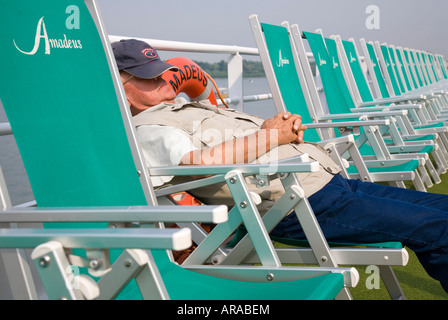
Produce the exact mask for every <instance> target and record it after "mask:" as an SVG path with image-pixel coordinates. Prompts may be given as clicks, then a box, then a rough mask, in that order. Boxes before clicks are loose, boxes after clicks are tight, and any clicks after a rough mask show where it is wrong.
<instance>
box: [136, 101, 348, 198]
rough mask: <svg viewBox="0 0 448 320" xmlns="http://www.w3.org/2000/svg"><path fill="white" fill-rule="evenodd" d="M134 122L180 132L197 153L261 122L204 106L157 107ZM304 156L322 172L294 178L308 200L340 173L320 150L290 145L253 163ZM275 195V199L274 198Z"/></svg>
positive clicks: (308, 145) (246, 132)
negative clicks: (169, 128) (160, 126)
mask: <svg viewBox="0 0 448 320" xmlns="http://www.w3.org/2000/svg"><path fill="white" fill-rule="evenodd" d="M133 121H134V125H135V126H136V127H138V126H141V125H164V126H171V127H176V128H179V129H182V130H183V131H185V132H186V133H187V135H188V136H189V137H190V138H191V141H192V142H193V144H194V145H195V146H196V147H197V148H198V149H200V148H206V147H213V146H215V145H218V144H220V143H222V142H224V141H227V140H231V139H234V138H239V137H243V136H247V135H249V134H251V133H253V132H255V131H258V130H259V129H260V126H261V125H262V124H263V122H264V120H263V119H261V118H259V117H255V116H250V115H247V114H244V113H240V112H237V111H234V110H231V109H219V108H217V107H215V106H213V105H211V104H210V103H207V102H205V103H204V102H201V103H187V104H182V103H176V104H165V106H164V107H161V106H159V107H157V109H154V110H151V109H148V110H147V111H144V112H141V113H140V114H138V115H136V116H135V117H134V118H133ZM305 137H306V133H305ZM304 153H306V154H308V155H309V157H310V158H311V159H312V160H315V161H318V162H319V163H320V168H321V170H319V171H318V172H305V173H298V174H297V176H298V178H299V180H300V182H301V185H302V187H303V188H304V190H305V193H306V194H307V196H310V195H312V194H313V193H315V192H316V191H318V190H320V189H321V188H322V187H323V186H324V185H325V184H327V183H328V182H329V181H330V180H331V179H332V177H333V176H334V175H335V174H337V173H339V172H340V171H341V170H340V168H339V167H338V166H337V165H336V164H335V163H334V162H333V161H332V160H331V158H330V157H329V156H328V154H327V152H326V151H325V150H324V149H323V148H321V147H320V146H318V145H316V144H313V143H302V144H293V143H290V144H287V145H282V146H280V147H278V148H275V149H273V150H271V151H270V152H267V153H266V154H265V155H264V156H261V157H260V158H258V159H257V161H256V162H258V163H267V162H269V161H276V160H278V159H285V158H289V157H294V156H297V155H299V154H304ZM277 187H278V186H277ZM279 187H280V188H281V190H279V191H274V190H270V191H269V192H268V194H269V195H268V198H270V199H275V200H276V199H278V197H279V196H281V194H282V193H283V188H282V187H281V185H280V184H279ZM272 188H276V187H274V186H272V185H271V186H270V187H269V189H272ZM257 191H258V192H259V193H260V191H261V189H257ZM274 193H275V194H276V195H275V196H273V194H274ZM215 196H216V195H215ZM208 203H210V202H208Z"/></svg>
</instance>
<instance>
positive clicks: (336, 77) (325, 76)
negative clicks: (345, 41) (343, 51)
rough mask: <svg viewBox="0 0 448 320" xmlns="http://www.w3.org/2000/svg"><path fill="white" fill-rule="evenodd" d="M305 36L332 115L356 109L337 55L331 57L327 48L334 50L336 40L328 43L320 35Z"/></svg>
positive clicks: (306, 34) (306, 33)
mask: <svg viewBox="0 0 448 320" xmlns="http://www.w3.org/2000/svg"><path fill="white" fill-rule="evenodd" d="M304 34H305V36H306V39H307V40H308V43H309V45H310V48H311V51H312V53H313V55H314V57H315V59H316V64H317V67H318V68H319V72H320V74H321V79H322V85H323V88H324V92H325V98H326V100H327V104H328V109H329V111H330V114H336V113H347V110H348V109H350V108H355V104H354V102H353V99H352V98H351V96H350V92H349V91H348V88H347V85H346V84H345V80H344V77H343V74H342V71H341V67H340V63H339V59H338V57H337V55H336V56H335V55H330V54H329V53H328V51H327V48H328V50H334V48H335V46H334V45H335V44H334V42H333V41H334V40H333V41H331V39H328V40H329V41H328V42H326V40H325V42H324V40H323V38H322V35H320V34H317V33H311V32H304ZM348 112H349V111H348Z"/></svg>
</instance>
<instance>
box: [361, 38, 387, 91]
mask: <svg viewBox="0 0 448 320" xmlns="http://www.w3.org/2000/svg"><path fill="white" fill-rule="evenodd" d="M366 47H367V51H368V52H369V58H370V60H371V62H372V65H373V72H374V73H375V77H376V81H377V83H378V86H379V88H380V92H381V96H382V97H383V98H390V94H389V91H388V90H387V86H386V82H385V80H384V77H383V74H382V72H381V69H380V63H379V61H378V59H377V57H376V53H375V49H374V47H373V45H372V44H371V43H366Z"/></svg>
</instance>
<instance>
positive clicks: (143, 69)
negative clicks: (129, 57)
mask: <svg viewBox="0 0 448 320" xmlns="http://www.w3.org/2000/svg"><path fill="white" fill-rule="evenodd" d="M168 70H171V71H177V70H179V68H177V67H176V66H173V65H172V64H169V63H166V62H163V61H160V60H156V61H151V62H148V63H145V64H143V65H140V66H137V67H133V68H126V69H124V71H126V72H128V73H130V74H132V75H134V76H136V77H139V78H143V79H154V78H157V77H158V76H160V75H162V74H163V73H164V72H166V71H168Z"/></svg>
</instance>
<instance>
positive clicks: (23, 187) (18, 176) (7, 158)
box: [0, 78, 276, 205]
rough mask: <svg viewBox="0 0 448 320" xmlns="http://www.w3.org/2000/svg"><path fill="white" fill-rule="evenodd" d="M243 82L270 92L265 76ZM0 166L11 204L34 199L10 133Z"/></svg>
mask: <svg viewBox="0 0 448 320" xmlns="http://www.w3.org/2000/svg"><path fill="white" fill-rule="evenodd" d="M226 81H227V79H219V78H218V79H215V82H216V83H217V85H218V86H219V87H220V88H221V87H227V82H226ZM243 82H244V95H255V94H265V93H269V92H270V91H269V87H268V83H267V80H266V78H248V79H244V80H243ZM244 112H246V113H249V114H253V115H257V116H259V117H262V118H264V119H267V118H270V117H272V116H273V115H275V113H276V112H275V108H274V104H273V102H272V100H265V101H254V102H246V103H245V105H244ZM7 121H8V119H7V117H6V115H5V112H4V110H3V106H2V105H1V102H0V122H7ZM0 166H1V169H2V171H3V174H4V176H5V180H6V184H7V187H8V191H9V195H10V198H11V202H12V204H13V205H18V204H21V203H25V202H28V201H32V200H34V196H33V192H32V190H31V186H30V184H29V182H28V176H27V174H26V171H25V167H24V165H23V162H22V158H21V156H20V153H19V150H18V149H17V144H16V142H15V139H14V137H13V136H12V135H9V136H0Z"/></svg>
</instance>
